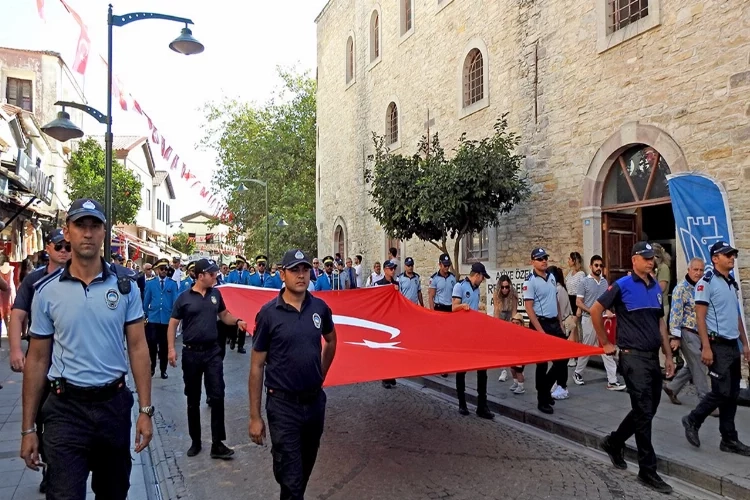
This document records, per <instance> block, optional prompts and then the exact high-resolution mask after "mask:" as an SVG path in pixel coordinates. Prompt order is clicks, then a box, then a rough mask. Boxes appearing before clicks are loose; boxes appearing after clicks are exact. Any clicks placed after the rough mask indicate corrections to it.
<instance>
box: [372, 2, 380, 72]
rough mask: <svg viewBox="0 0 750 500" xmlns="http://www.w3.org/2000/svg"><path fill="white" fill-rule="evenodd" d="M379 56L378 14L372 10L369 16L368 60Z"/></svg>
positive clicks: (373, 59)
mask: <svg viewBox="0 0 750 500" xmlns="http://www.w3.org/2000/svg"><path fill="white" fill-rule="evenodd" d="M378 57H380V14H379V13H378V11H377V10H374V11H372V16H371V17H370V62H373V61H375V60H376V59H377V58H378Z"/></svg>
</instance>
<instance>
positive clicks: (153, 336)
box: [146, 321, 169, 373]
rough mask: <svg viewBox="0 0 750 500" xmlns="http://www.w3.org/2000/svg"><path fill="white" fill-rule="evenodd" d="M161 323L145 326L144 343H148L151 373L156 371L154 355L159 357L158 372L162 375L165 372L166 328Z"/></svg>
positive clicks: (166, 352)
mask: <svg viewBox="0 0 750 500" xmlns="http://www.w3.org/2000/svg"><path fill="white" fill-rule="evenodd" d="M168 326H169V325H164V324H161V323H151V322H150V321H149V322H148V323H147V324H146V341H147V343H148V354H149V355H150V356H151V373H154V371H155V370H156V355H157V354H158V355H159V370H160V371H161V372H162V373H164V372H166V371H167V361H168V350H167V327H168Z"/></svg>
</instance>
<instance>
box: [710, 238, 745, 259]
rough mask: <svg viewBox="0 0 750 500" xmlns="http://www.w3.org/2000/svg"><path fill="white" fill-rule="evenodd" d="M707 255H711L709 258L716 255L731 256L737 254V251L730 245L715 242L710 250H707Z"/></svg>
mask: <svg viewBox="0 0 750 500" xmlns="http://www.w3.org/2000/svg"><path fill="white" fill-rule="evenodd" d="M709 253H710V254H711V257H713V256H714V255H717V254H725V255H727V254H732V253H739V250H737V249H736V248H734V247H733V246H732V245H730V244H729V243H727V242H726V241H717V242H716V243H714V244H713V245H711V250H709Z"/></svg>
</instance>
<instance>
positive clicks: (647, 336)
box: [590, 241, 674, 493]
mask: <svg viewBox="0 0 750 500" xmlns="http://www.w3.org/2000/svg"><path fill="white" fill-rule="evenodd" d="M632 262H633V272H632V273H630V274H629V275H628V276H625V277H623V278H620V279H619V280H617V281H616V282H614V283H613V284H612V285H610V286H609V288H607V291H606V292H604V294H602V295H601V296H600V297H599V298H598V299H597V300H596V302H595V303H594V305H593V306H591V308H590V311H591V320H592V322H593V323H594V330H596V335H597V337H598V338H599V343H600V344H601V345H602V347H604V353H605V354H608V355H614V354H615V352H616V347H615V346H614V345H612V343H610V341H609V339H608V338H607V332H606V330H605V329H604V316H603V314H604V311H605V310H611V311H614V313H615V314H616V315H617V336H616V338H617V347H619V349H620V373H622V375H623V377H624V378H625V385H627V387H628V393H629V394H630V405H631V410H630V413H628V414H627V415H626V416H625V418H624V419H623V421H622V423H621V424H620V427H618V429H617V430H616V431H614V432H613V433H611V434H610V435H608V436H607V437H605V438H604V439H603V440H602V443H601V446H602V449H603V450H604V451H605V452H607V454H608V455H609V458H610V460H612V465H614V466H615V467H617V468H618V469H626V468H627V463H626V462H625V459H624V458H623V451H624V449H625V441H627V440H628V439H630V437H631V436H633V435H634V434H635V443H636V445H637V446H638V465H639V468H640V470H639V472H638V480H639V481H640V482H641V483H643V484H645V485H646V486H648V487H650V488H652V489H654V490H656V491H658V492H660V493H671V491H672V487H671V486H670V485H668V484H667V483H665V482H664V480H663V479H662V478H661V477H660V476H659V474H657V472H656V453H655V452H654V447H653V445H652V444H651V421H652V420H653V418H654V415H655V414H656V409H657V408H658V407H659V400H660V399H661V387H662V374H661V367H660V366H659V349H660V348H661V350H662V352H663V353H664V356H665V362H664V367H665V370H666V375H667V378H669V377H671V376H672V375H674V362H673V360H672V349H671V347H670V346H669V334H668V332H667V324H666V323H665V321H664V307H663V305H662V292H661V287H660V286H659V283H658V282H657V281H656V280H655V279H654V277H653V276H652V274H651V272H652V271H653V269H654V248H653V247H652V246H651V245H650V244H649V243H648V242H645V241H641V242H638V243H636V244H635V245H634V246H633V252H632Z"/></svg>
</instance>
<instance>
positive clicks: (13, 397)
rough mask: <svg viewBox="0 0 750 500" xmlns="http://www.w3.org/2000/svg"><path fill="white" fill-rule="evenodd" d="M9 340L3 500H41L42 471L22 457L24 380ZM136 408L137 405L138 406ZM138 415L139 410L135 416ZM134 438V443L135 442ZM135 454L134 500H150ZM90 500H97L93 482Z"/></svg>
mask: <svg viewBox="0 0 750 500" xmlns="http://www.w3.org/2000/svg"><path fill="white" fill-rule="evenodd" d="M7 342H8V339H7V338H3V347H2V349H0V384H2V385H3V389H2V390H0V499H2V500H39V499H42V498H44V495H42V494H40V493H39V482H40V481H41V479H42V474H41V472H35V471H33V470H31V469H27V468H26V464H25V463H24V461H23V460H21V458H20V457H19V456H18V453H19V450H20V446H21V380H22V376H21V374H20V373H14V372H13V371H12V370H11V369H10V366H9V363H8V344H7ZM134 406H135V405H134ZM133 414H134V415H135V411H134V413H133ZM133 440H134V438H133V439H132V440H131V442H132V441H133ZM132 455H133V470H132V472H131V474H130V483H131V486H130V491H129V495H128V498H129V499H131V500H146V499H147V498H149V496H148V495H147V486H146V481H145V479H144V466H143V462H142V459H143V457H142V454H136V453H135V452H132ZM86 498H90V499H93V498H94V494H93V493H92V491H91V479H90V478H89V490H88V495H87V496H86Z"/></svg>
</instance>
